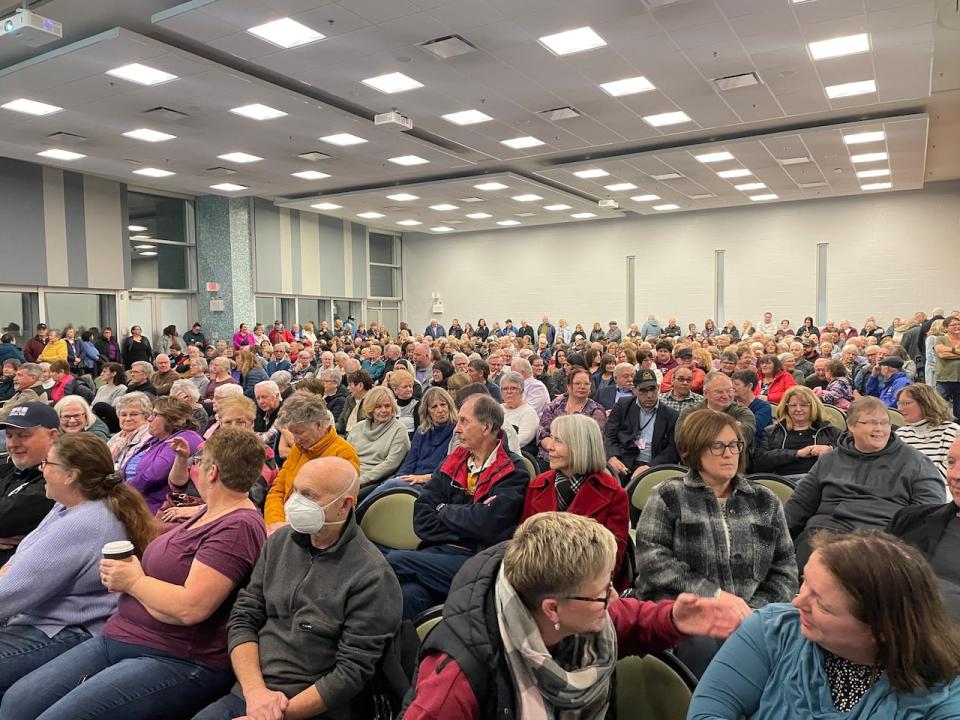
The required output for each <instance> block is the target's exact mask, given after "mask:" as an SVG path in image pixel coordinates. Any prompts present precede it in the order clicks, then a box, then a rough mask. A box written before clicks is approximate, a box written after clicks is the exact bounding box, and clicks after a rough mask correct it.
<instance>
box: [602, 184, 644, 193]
mask: <svg viewBox="0 0 960 720" xmlns="http://www.w3.org/2000/svg"><path fill="white" fill-rule="evenodd" d="M603 187H604V189H606V190H609V191H610V192H626V191H627V190H636V189H637V186H636V185H634V184H633V183H628V182H622V183H613V184H612V185H604V186H603Z"/></svg>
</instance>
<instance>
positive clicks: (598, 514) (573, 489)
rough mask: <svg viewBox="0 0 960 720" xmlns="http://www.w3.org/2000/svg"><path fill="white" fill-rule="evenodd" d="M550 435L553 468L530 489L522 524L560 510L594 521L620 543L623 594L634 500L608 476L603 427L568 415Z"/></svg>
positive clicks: (616, 574) (617, 573) (618, 583)
mask: <svg viewBox="0 0 960 720" xmlns="http://www.w3.org/2000/svg"><path fill="white" fill-rule="evenodd" d="M550 437H551V438H553V443H552V444H551V445H550V451H549V453H548V457H549V458H550V469H549V470H547V471H546V472H544V473H541V474H540V475H537V476H536V477H535V478H533V479H532V480H531V481H530V484H529V485H528V486H527V494H526V497H525V499H524V503H523V514H522V515H521V522H522V521H523V520H526V519H527V518H528V517H530V516H531V515H536V514H537V513H542V512H551V511H556V510H559V511H561V512H570V513H573V514H574V515H583V516H584V517H590V518H593V519H594V520H596V521H597V522H598V523H600V524H601V525H603V526H604V527H605V528H607V530H609V531H610V532H611V533H613V536H614V537H615V538H616V539H617V556H616V560H615V562H614V565H613V584H614V587H616V588H617V590H618V591H620V590H625V589H626V587H627V582H626V577H625V572H624V570H625V568H624V566H623V565H624V563H623V556H624V553H625V552H626V549H627V538H628V531H629V529H630V513H629V509H628V506H629V501H628V499H627V492H626V491H625V490H624V489H623V488H622V487H620V481H619V480H616V479H615V478H614V477H613V476H612V475H611V474H610V473H608V472H607V456H606V454H605V453H604V450H603V436H602V435H601V434H600V427H599V426H598V425H597V424H596V423H595V422H593V420H591V419H590V418H588V417H584V416H583V415H564V416H562V417H558V418H557V419H556V420H554V421H553V425H552V426H551V427H550Z"/></svg>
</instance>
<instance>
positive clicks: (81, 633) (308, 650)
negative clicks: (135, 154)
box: [0, 309, 960, 720]
mask: <svg viewBox="0 0 960 720" xmlns="http://www.w3.org/2000/svg"><path fill="white" fill-rule="evenodd" d="M589 325H590V326H591V327H590V329H589V330H585V329H584V325H582V324H573V326H572V327H571V325H570V324H568V323H567V322H566V321H565V320H559V321H558V322H557V324H556V326H555V325H554V324H553V323H551V322H550V319H549V317H547V316H546V315H545V316H543V318H542V320H541V321H540V323H539V324H538V325H536V326H533V325H530V324H528V323H527V321H526V320H521V321H520V322H519V324H517V325H514V323H513V322H512V321H511V320H509V319H508V320H506V321H504V322H503V323H502V324H500V323H499V322H493V323H492V324H491V325H489V326H488V325H487V323H486V321H485V320H483V319H480V320H479V321H478V322H477V323H476V325H475V326H473V325H471V324H470V323H465V324H464V325H463V326H461V325H460V323H459V321H457V320H456V319H454V320H452V321H451V322H450V323H449V325H446V326H445V325H444V324H442V323H441V322H440V321H439V319H434V320H431V321H430V323H429V324H428V325H427V326H426V327H425V328H424V329H423V331H422V332H415V331H413V330H411V329H410V328H409V327H408V326H407V325H406V323H401V327H400V328H398V329H397V330H396V333H395V334H392V333H391V332H390V330H388V329H387V328H384V327H381V326H379V325H378V324H377V323H375V322H371V323H370V324H369V325H368V326H367V325H364V324H363V323H359V324H358V323H356V322H355V321H354V319H353V318H347V319H345V320H343V321H341V320H337V321H336V322H335V323H334V324H333V325H332V326H330V325H329V324H328V323H327V322H320V323H314V322H307V323H304V325H303V326H300V325H296V324H295V325H293V326H292V327H290V328H289V329H288V328H286V327H285V326H284V324H283V323H282V322H280V321H276V322H274V323H273V325H272V327H271V328H270V329H269V331H268V330H267V328H266V326H264V325H263V324H254V325H253V326H252V329H251V326H250V325H248V324H246V323H244V324H241V325H240V326H239V327H238V329H237V331H236V332H235V333H234V334H233V335H232V337H231V338H230V339H229V340H216V341H208V340H207V338H206V336H205V334H204V332H203V328H202V327H201V325H200V324H199V323H195V324H194V325H193V326H192V327H191V328H190V330H188V331H187V332H184V333H183V334H182V335H181V334H180V333H179V332H178V330H177V328H176V327H174V326H169V327H167V328H164V330H163V332H162V335H161V337H160V338H159V339H158V340H157V342H156V346H154V343H152V342H151V339H150V338H147V337H145V336H144V335H143V333H142V330H141V328H140V327H139V326H134V327H132V328H131V329H130V332H129V334H127V335H126V337H124V338H122V339H120V338H117V337H115V336H114V333H113V332H112V329H111V328H104V329H102V330H100V329H97V328H74V327H72V326H69V327H67V328H64V329H63V330H62V331H60V330H57V329H53V328H48V327H47V326H46V325H45V324H43V323H41V324H40V325H38V326H37V328H36V333H35V335H34V336H33V337H31V338H29V340H28V341H27V342H26V343H25V344H24V346H23V348H22V350H21V348H20V347H19V345H18V341H19V340H20V338H19V337H18V336H17V335H15V334H13V333H10V332H6V333H4V334H3V336H2V337H0V364H2V376H0V401H2V402H3V405H2V407H0V427H2V428H3V431H4V432H3V439H2V441H3V443H4V448H3V450H4V452H6V454H7V456H8V458H7V461H6V462H5V463H4V464H3V465H0V599H2V601H0V608H2V610H0V660H2V662H0V720H11V719H20V718H23V719H24V720H26V719H28V718H29V719H31V720H33V719H35V718H42V719H43V720H55V719H60V718H63V719H64V720H66V719H67V718H69V719H70V720H77V719H79V718H94V717H107V716H109V717H115V718H128V717H129V718H154V717H155V718H161V717H162V718H180V717H182V718H199V719H200V720H216V719H217V718H236V717H251V718H257V719H260V718H266V719H269V720H281V719H283V718H312V717H321V716H322V717H325V718H358V719H359V718H367V717H373V716H374V715H375V714H376V713H374V712H373V711H372V710H371V707H370V703H371V702H372V697H373V695H374V694H372V693H371V692H369V688H370V687H371V683H372V682H373V681H374V679H375V675H376V673H377V672H378V667H380V665H381V662H382V660H383V658H384V657H386V656H388V655H389V654H390V653H391V652H392V651H393V648H394V647H395V645H396V644H397V643H399V642H400V639H401V638H402V636H403V631H402V628H403V624H404V622H405V621H414V620H415V619H416V618H417V617H418V616H419V615H420V614H421V613H423V612H424V611H426V610H429V609H430V608H433V607H435V606H437V605H444V613H443V614H444V620H443V621H442V622H441V623H440V624H439V625H438V626H437V627H436V628H435V629H434V630H433V631H432V632H431V633H430V634H429V636H427V638H426V640H425V642H424V643H423V645H422V647H421V648H420V650H419V667H418V670H417V673H416V675H415V676H414V677H413V678H411V679H410V688H409V692H408V693H407V696H406V699H405V702H404V707H403V710H402V714H403V717H406V718H410V719H413V720H416V719H419V718H452V717H458V718H459V717H463V718H482V717H493V716H499V715H500V714H504V715H510V714H513V715H514V716H516V717H520V718H525V719H527V718H530V719H535V720H540V719H541V718H544V719H545V718H554V717H557V718H559V717H567V716H568V714H569V713H570V712H573V713H574V714H571V715H569V717H580V718H584V719H588V718H603V717H605V715H606V713H607V709H608V708H609V706H610V705H611V703H612V702H613V698H612V692H613V687H614V685H613V683H612V677H613V669H614V668H615V666H616V661H617V659H618V658H619V657H622V656H624V655H627V654H643V653H646V652H653V651H657V650H665V649H668V648H674V652H675V653H676V654H677V656H678V657H679V658H681V659H682V660H683V661H684V662H685V663H686V664H687V665H688V667H689V668H690V669H691V670H692V671H693V672H694V673H695V674H696V675H697V676H702V682H701V684H700V685H699V686H698V689H697V691H696V694H695V696H694V700H693V704H692V705H691V709H690V717H691V718H695V719H696V720H706V719H707V718H730V719H731V720H737V719H738V718H740V717H742V716H746V717H750V718H783V717H787V718H801V717H802V718H806V717H811V716H813V715H817V716H822V717H864V718H865V717H867V716H869V715H871V714H872V713H876V715H875V716H883V717H890V718H900V717H903V718H907V717H915V716H916V717H921V716H922V717H953V716H954V714H956V713H960V679H958V676H960V630H958V629H957V628H956V627H955V625H954V622H955V621H957V620H960V564H958V563H957V562H956V560H955V553H953V549H954V548H955V547H956V541H957V540H958V538H960V518H958V510H960V506H958V503H960V439H958V433H960V426H958V425H957V423H956V418H957V417H958V415H960V311H954V312H953V313H952V314H950V315H946V314H945V313H944V312H943V311H942V310H940V309H935V310H934V311H933V312H932V313H931V314H930V316H929V317H928V316H927V315H926V314H925V313H922V312H918V313H916V314H915V315H914V316H913V317H912V318H908V319H906V320H904V319H901V318H895V319H893V320H892V321H891V322H890V324H889V325H886V326H884V324H881V323H878V322H877V320H876V318H874V317H872V316H871V317H868V318H866V319H865V321H864V323H863V325H862V328H861V329H859V330H858V329H856V328H855V327H854V326H852V325H851V324H850V323H849V322H847V321H846V320H844V321H841V322H840V323H839V324H837V325H835V324H834V323H833V322H832V321H828V322H827V323H826V324H825V325H824V326H823V327H818V326H817V325H816V324H814V322H813V319H812V318H810V317H807V318H805V319H804V321H803V322H802V323H800V324H799V325H798V326H796V328H794V327H793V326H792V325H791V322H790V321H788V320H784V319H781V320H779V321H775V320H774V317H773V314H772V313H769V312H767V313H764V314H763V315H762V321H761V322H759V323H757V324H756V325H754V324H753V323H750V322H745V323H743V324H742V325H740V326H739V327H738V326H737V324H736V323H734V322H726V323H725V324H724V325H723V326H722V327H718V326H717V324H716V323H714V322H713V321H712V320H707V321H706V322H704V323H703V327H702V328H698V326H697V325H695V324H693V323H690V324H688V325H687V326H686V328H685V329H682V328H681V327H680V325H678V323H677V321H676V319H675V318H670V319H669V320H668V322H667V323H666V324H664V325H661V324H660V322H659V321H658V320H657V318H656V317H655V316H653V315H650V316H649V317H648V318H647V320H646V321H645V322H644V323H642V325H640V324H631V325H630V326H629V328H627V329H625V330H622V329H621V328H620V327H619V326H618V324H617V323H616V322H615V321H611V322H610V323H609V324H608V326H607V328H606V329H604V328H603V326H602V325H601V323H599V322H594V323H592V324H589ZM895 425H896V427H895ZM663 465H671V466H676V465H681V466H682V471H679V475H678V476H677V477H675V478H674V479H669V480H666V481H664V482H662V483H660V484H659V485H657V486H656V487H655V488H653V489H652V491H651V493H650V496H649V500H648V501H647V502H646V504H645V506H644V507H643V509H642V512H639V516H638V517H635V518H634V522H633V523H632V522H631V511H630V500H629V497H628V492H627V487H628V486H630V487H632V485H631V483H634V484H635V483H636V482H638V481H639V480H638V479H640V478H642V477H644V476H645V473H647V471H648V470H650V469H651V468H657V467H658V466H663ZM755 472H761V473H773V474H775V475H776V476H777V477H778V478H779V479H780V480H781V481H782V482H783V483H786V484H787V485H789V486H790V487H792V488H793V492H792V495H791V496H790V498H789V499H788V500H787V501H786V502H783V501H782V500H781V499H779V498H778V496H777V495H776V494H774V492H773V491H771V490H770V489H768V488H767V487H765V486H764V485H761V484H759V483H757V482H754V481H752V480H751V479H749V478H748V475H749V474H750V473H755ZM397 489H401V490H400V491H401V492H404V493H408V494H411V495H415V496H416V500H415V504H414V511H413V518H412V522H413V529H414V530H415V532H416V535H417V537H418V538H419V540H420V543H419V545H418V547H416V548H415V549H398V548H388V547H383V546H378V545H375V544H373V543H372V542H371V541H370V540H368V539H367V538H366V536H365V534H364V532H363V531H362V530H361V528H360V524H359V521H358V517H359V516H360V515H362V514H363V513H364V512H365V511H366V509H367V508H369V507H371V506H372V505H373V504H374V503H376V502H377V501H378V498H382V497H383V496H384V495H386V494H388V493H390V492H391V491H397ZM945 500H946V502H945ZM631 525H634V527H633V528H632V530H633V532H631ZM118 548H119V550H118ZM398 709H399V708H398ZM851 712H853V713H854V714H846V713H851ZM911 713H913V714H911Z"/></svg>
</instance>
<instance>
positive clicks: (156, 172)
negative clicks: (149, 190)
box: [133, 167, 176, 178]
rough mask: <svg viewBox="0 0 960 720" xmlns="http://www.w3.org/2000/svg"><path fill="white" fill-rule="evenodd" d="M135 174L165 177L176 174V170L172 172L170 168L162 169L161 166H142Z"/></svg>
mask: <svg viewBox="0 0 960 720" xmlns="http://www.w3.org/2000/svg"><path fill="white" fill-rule="evenodd" d="M133 174H134V175H144V176H145V177H152V178H163V177H170V176H171V175H176V173H175V172H170V171H169V170H161V169H160V168H152V167H145V168H140V169H139V170H134V171H133Z"/></svg>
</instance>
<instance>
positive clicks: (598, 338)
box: [577, 322, 607, 342]
mask: <svg viewBox="0 0 960 720" xmlns="http://www.w3.org/2000/svg"><path fill="white" fill-rule="evenodd" d="M579 327H580V326H579V325H577V328H579ZM606 339H607V334H606V333H605V332H604V331H603V328H602V327H601V326H600V323H598V322H595V323H594V324H593V329H592V330H590V338H589V340H590V342H603V341H604V340H606Z"/></svg>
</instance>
